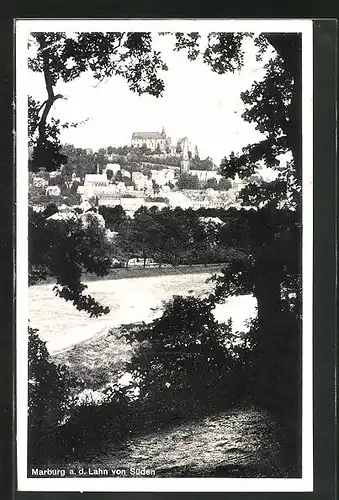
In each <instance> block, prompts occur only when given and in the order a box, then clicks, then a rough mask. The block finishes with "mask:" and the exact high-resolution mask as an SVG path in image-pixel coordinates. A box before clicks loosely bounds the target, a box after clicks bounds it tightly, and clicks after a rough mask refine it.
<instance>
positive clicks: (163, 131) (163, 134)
mask: <svg viewBox="0 0 339 500" xmlns="http://www.w3.org/2000/svg"><path fill="white" fill-rule="evenodd" d="M161 135H162V136H164V137H166V132H165V127H162V131H161Z"/></svg>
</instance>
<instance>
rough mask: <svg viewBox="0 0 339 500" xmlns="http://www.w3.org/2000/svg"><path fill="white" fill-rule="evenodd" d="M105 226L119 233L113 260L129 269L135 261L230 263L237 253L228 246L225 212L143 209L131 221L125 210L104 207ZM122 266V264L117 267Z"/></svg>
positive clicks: (115, 241)
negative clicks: (134, 259)
mask: <svg viewBox="0 0 339 500" xmlns="http://www.w3.org/2000/svg"><path fill="white" fill-rule="evenodd" d="M99 213H100V214H101V215H102V216H103V217H104V219H105V222H106V227H107V228H109V229H111V230H113V231H115V232H117V235H116V236H115V238H114V239H113V242H112V257H113V258H114V259H115V262H117V261H118V262H120V263H121V264H122V265H124V266H126V267H128V262H129V261H130V260H131V259H133V258H140V259H142V260H143V264H144V266H146V262H147V260H148V259H151V260H153V261H155V262H157V263H158V265H159V266H161V265H162V264H172V265H173V266H177V265H179V264H189V265H192V264H209V263H220V262H227V261H228V260H229V259H230V258H234V257H235V253H236V250H235V249H234V248H232V249H231V250H230V249H229V248H228V247H227V246H225V244H224V241H223V234H224V222H225V220H226V219H228V218H229V217H231V214H230V213H229V211H226V210H224V209H200V210H193V209H187V210H183V209H182V208H175V209H171V208H167V207H166V208H164V209H162V210H159V209H158V208H157V207H155V206H154V207H151V208H146V207H141V208H140V209H139V210H137V211H136V212H135V214H134V218H133V219H130V218H128V217H127V216H126V214H125V212H124V210H123V208H122V207H121V206H120V205H119V206H117V207H106V206H101V207H100V208H99ZM117 265H119V264H117Z"/></svg>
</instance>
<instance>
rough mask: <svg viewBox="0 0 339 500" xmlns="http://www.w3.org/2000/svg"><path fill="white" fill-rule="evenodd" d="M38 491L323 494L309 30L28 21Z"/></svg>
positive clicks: (25, 339) (20, 175) (24, 299)
mask: <svg viewBox="0 0 339 500" xmlns="http://www.w3.org/2000/svg"><path fill="white" fill-rule="evenodd" d="M15 31H16V137H17V142H16V158H17V160H16V186H17V193H16V197H17V243H16V247H17V272H16V275H17V278H16V279H17V319H16V323H17V333H16V360H17V374H16V375H17V388H16V389H17V402H16V406H17V473H18V489H19V490H24V491H26V490H28V491H98V492H99V491H117V492H119V491H225V492H227V491H301V492H302V491H312V490H313V430H312V425H313V424H312V418H313V416H312V378H313V371H312V336H313V333H312V286H313V285H312V251H313V249H312V245H313V243H312V237H313V235H312V224H313V220H312V217H313V208H312V207H313V199H312V196H313V195H312V179H313V157H312V140H313V139H312V137H313V135H312V134H313V132H312V120H313V117H312V109H313V104H312V81H313V80H312V79H313V76H312V71H313V70H312V21H310V20H298V19H289V20H286V21H284V20H269V19H265V20H243V21H241V20H222V19H218V20H198V19H197V20H192V19H191V20H173V19H172V20H170V19H167V20H165V19H162V20H161V19H159V20H156V19H153V20H142V19H138V20H132V19H130V20H114V19H112V20H71V19H69V20H66V19H63V20H53V19H50V20H46V19H44V20H43V19H36V20H34V19H31V20H17V21H16V27H15Z"/></svg>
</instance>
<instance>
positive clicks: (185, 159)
mask: <svg viewBox="0 0 339 500" xmlns="http://www.w3.org/2000/svg"><path fill="white" fill-rule="evenodd" d="M181 148H182V153H181V160H180V173H182V172H188V171H189V169H190V160H189V156H188V139H187V137H184V139H183V140H182V142H181Z"/></svg>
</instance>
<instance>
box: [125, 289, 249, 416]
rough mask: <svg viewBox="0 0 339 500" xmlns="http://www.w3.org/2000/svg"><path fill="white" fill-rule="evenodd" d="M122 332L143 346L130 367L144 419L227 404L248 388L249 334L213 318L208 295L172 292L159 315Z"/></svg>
mask: <svg viewBox="0 0 339 500" xmlns="http://www.w3.org/2000/svg"><path fill="white" fill-rule="evenodd" d="M124 336H125V338H126V339H127V341H129V342H132V343H134V342H137V345H138V346H139V347H138V348H137V349H136V351H135V354H134V355H133V358H132V360H131V362H130V364H129V366H128V370H129V371H130V372H131V373H132V375H133V378H134V380H135V381H136V382H137V383H138V386H139V388H140V395H139V401H140V404H141V406H142V408H143V412H142V413H143V416H142V415H141V418H144V419H145V420H146V425H152V424H153V425H159V424H161V423H168V422H169V421H171V420H174V419H177V418H190V417H191V416H192V415H194V414H199V413H200V414H201V412H202V411H203V412H206V411H207V412H208V411H211V410H215V409H217V408H219V409H220V408H226V407H228V406H230V405H232V404H234V402H235V401H236V400H237V398H238V397H239V395H241V397H242V398H243V397H244V394H245V393H247V389H246V387H245V385H246V384H247V382H246V380H247V376H246V369H248V366H249V365H248V347H249V344H248V340H247V339H246V337H245V336H243V337H242V342H239V338H238V339H236V338H235V337H234V336H233V335H232V333H231V328H230V325H229V324H228V325H226V324H220V323H218V322H217V321H216V320H215V319H214V316H213V305H212V304H211V303H210V301H209V300H208V299H199V298H195V297H186V298H184V297H173V299H172V300H170V301H169V302H167V303H166V304H165V309H164V312H163V314H162V316H161V317H160V318H158V319H155V320H154V321H153V322H152V323H151V324H149V325H145V324H142V325H139V326H137V327H135V328H134V329H132V330H131V329H127V330H126V331H125V332H124ZM202 375H203V376H202Z"/></svg>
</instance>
